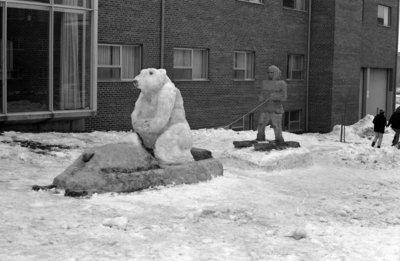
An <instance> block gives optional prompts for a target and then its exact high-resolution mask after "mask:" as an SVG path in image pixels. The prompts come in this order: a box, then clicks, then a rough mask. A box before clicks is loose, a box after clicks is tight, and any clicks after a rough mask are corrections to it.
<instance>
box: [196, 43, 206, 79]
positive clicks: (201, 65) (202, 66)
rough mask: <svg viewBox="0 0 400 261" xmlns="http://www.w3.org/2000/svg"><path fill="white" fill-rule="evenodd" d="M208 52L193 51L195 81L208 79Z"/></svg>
mask: <svg viewBox="0 0 400 261" xmlns="http://www.w3.org/2000/svg"><path fill="white" fill-rule="evenodd" d="M206 61H207V51H206V50H193V79H206V78H207V76H206V72H207V67H206Z"/></svg>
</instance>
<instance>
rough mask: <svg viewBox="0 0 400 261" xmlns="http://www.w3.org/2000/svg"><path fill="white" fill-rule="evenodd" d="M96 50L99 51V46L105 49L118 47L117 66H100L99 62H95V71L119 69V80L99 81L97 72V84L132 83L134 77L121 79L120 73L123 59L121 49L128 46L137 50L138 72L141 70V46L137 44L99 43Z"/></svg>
mask: <svg viewBox="0 0 400 261" xmlns="http://www.w3.org/2000/svg"><path fill="white" fill-rule="evenodd" d="M97 46H98V49H100V48H99V47H100V46H107V47H118V48H119V65H100V64H99V61H98V62H97V71H98V69H99V68H109V69H115V68H117V69H120V70H119V79H100V78H99V73H98V72H97V81H98V82H128V81H132V80H133V79H134V78H135V77H133V78H123V77H122V71H123V68H124V67H123V64H122V59H123V56H124V55H123V49H124V48H123V47H124V46H129V47H137V48H139V54H140V55H139V64H140V68H139V72H140V70H141V69H142V46H141V45H139V44H105V43H99V44H98V45H97Z"/></svg>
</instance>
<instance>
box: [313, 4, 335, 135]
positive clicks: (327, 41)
mask: <svg viewBox="0 0 400 261" xmlns="http://www.w3.org/2000/svg"><path fill="white" fill-rule="evenodd" d="M335 11H336V10H335V0H314V1H312V12H311V14H312V18H311V51H310V80H309V121H308V122H309V130H311V131H327V130H329V129H330V127H331V124H332V122H331V115H332V109H331V108H332V82H333V75H332V72H333V54H334V28H335V24H334V21H335V19H334V17H335Z"/></svg>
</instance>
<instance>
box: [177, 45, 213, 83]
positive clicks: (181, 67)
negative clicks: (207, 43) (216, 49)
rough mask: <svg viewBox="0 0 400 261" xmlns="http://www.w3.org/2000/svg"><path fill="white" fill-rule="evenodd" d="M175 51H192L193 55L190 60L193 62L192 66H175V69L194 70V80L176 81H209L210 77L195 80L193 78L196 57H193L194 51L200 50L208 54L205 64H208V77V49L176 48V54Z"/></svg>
mask: <svg viewBox="0 0 400 261" xmlns="http://www.w3.org/2000/svg"><path fill="white" fill-rule="evenodd" d="M175 50H186V51H187V50H189V51H190V55H191V59H190V61H191V64H190V66H176V65H175V64H174V65H173V68H174V69H190V70H192V78H191V79H174V80H175V81H207V80H208V77H206V78H194V77H193V58H194V56H193V51H194V50H200V51H205V52H207V60H206V61H205V63H207V72H206V75H207V76H208V50H207V49H201V48H181V47H179V48H174V52H175Z"/></svg>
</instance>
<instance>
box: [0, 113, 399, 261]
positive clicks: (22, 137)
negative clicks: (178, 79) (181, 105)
mask: <svg viewBox="0 0 400 261" xmlns="http://www.w3.org/2000/svg"><path fill="white" fill-rule="evenodd" d="M372 119H373V116H371V115H368V116H366V117H365V118H364V119H362V120H361V121H359V122H358V123H356V124H354V125H352V126H346V136H345V138H346V142H339V136H340V126H335V127H334V129H333V130H332V132H330V133H327V134H317V133H307V134H301V135H298V134H293V133H288V132H284V138H285V140H287V141H298V142H300V145H301V147H300V148H290V149H286V150H282V151H271V152H256V151H254V150H253V149H252V148H245V149H235V148H234V147H233V141H238V140H251V139H254V138H255V137H256V132H254V131H241V132H236V131H233V130H225V129H200V130H193V131H192V133H193V138H194V146H195V147H198V148H205V149H208V150H210V151H212V153H213V156H214V157H215V158H217V159H219V160H220V161H221V162H222V163H223V165H224V176H222V177H218V178H214V179H212V180H211V181H209V182H203V183H199V184H191V185H179V186H168V187H156V188H152V189H149V190H145V191H141V192H135V193H127V194H117V193H105V194H94V195H92V196H91V197H83V198H70V197H64V195H63V191H61V190H57V189H52V190H49V191H38V192H37V191H33V190H32V189H31V187H32V186H33V185H49V184H51V183H52V180H53V178H54V177H55V176H56V175H58V174H59V173H61V172H62V171H63V170H64V169H65V168H66V167H67V166H69V165H70V164H71V163H72V162H73V161H74V160H75V159H76V158H77V157H78V156H79V155H80V153H82V151H83V150H84V149H86V148H89V147H92V146H98V145H104V144H107V143H116V142H122V141H132V142H137V140H136V136H135V134H134V133H132V132H92V133H20V132H5V133H3V134H2V135H0V173H1V175H0V203H1V204H0V213H1V214H0V235H1V236H0V260H2V261H8V260H29V261H31V260H63V261H65V260H68V261H73V260H74V261H75V260H76V261H78V260H79V261H81V260H140V261H143V260H172V261H180V260H182V261H186V260H221V261H222V260H240V261H242V260H243V261H247V260H249V261H250V260H287V261H296V260H307V261H309V260H318V261H320V260H327V261H331V260H332V261H334V260H350V261H353V260H356V261H357V260H360V261H361V260H362V261H366V260H382V261H383V260H387V261H392V260H393V261H399V260H400V208H399V207H398V206H399V200H400V176H399V175H400V171H399V169H400V150H398V149H397V148H395V147H392V146H391V140H392V137H393V131H392V130H391V129H390V128H388V129H387V132H386V133H385V135H384V138H383V144H382V148H381V149H377V148H372V147H371V140H372V137H373V128H372ZM266 134H267V139H273V131H272V130H271V129H267V131H266Z"/></svg>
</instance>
